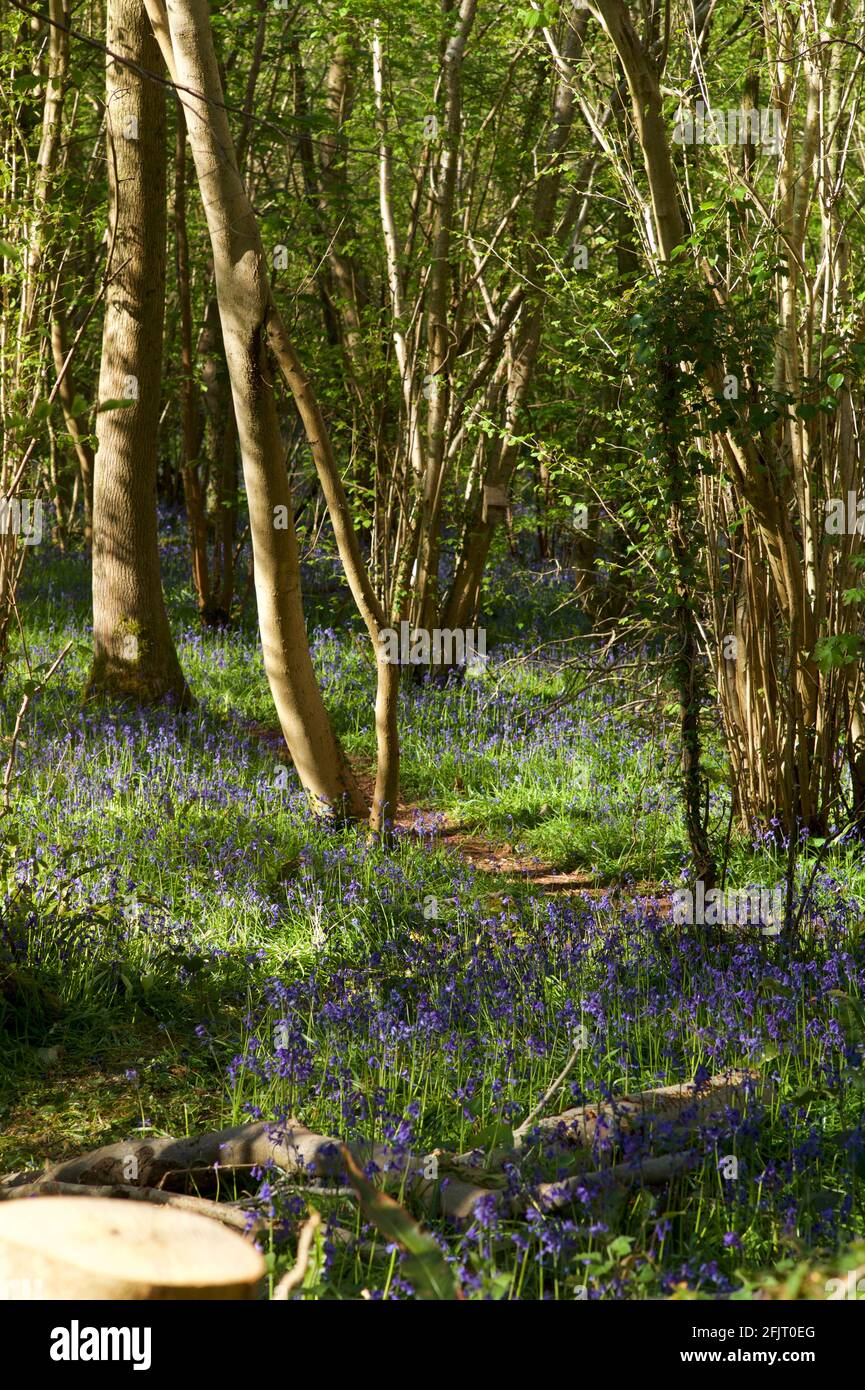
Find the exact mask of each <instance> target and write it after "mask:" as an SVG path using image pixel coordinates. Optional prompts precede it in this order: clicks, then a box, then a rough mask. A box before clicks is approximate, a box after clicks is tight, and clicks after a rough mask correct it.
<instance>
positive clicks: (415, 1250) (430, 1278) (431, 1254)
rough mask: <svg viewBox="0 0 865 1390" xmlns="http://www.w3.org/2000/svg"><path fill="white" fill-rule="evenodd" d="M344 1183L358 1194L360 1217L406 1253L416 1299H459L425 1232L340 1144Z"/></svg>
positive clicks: (438, 1252)
mask: <svg viewBox="0 0 865 1390" xmlns="http://www.w3.org/2000/svg"><path fill="white" fill-rule="evenodd" d="M342 1158H343V1162H344V1163H345V1167H346V1172H347V1173H348V1180H349V1182H350V1183H351V1185H352V1187H353V1188H354V1190H355V1192H356V1193H357V1195H358V1199H359V1201H360V1205H361V1207H362V1209H363V1214H364V1216H365V1217H366V1218H367V1220H368V1221H371V1222H372V1224H373V1226H375V1228H376V1230H377V1231H381V1234H382V1235H383V1236H384V1237H385V1239H386V1240H392V1241H396V1243H397V1245H401V1246H402V1248H403V1250H406V1251H407V1252H408V1259H407V1260H405V1261H404V1262H403V1267H404V1271H405V1274H406V1277H407V1278H408V1279H409V1280H410V1281H411V1283H412V1284H413V1285H414V1287H415V1289H416V1291H417V1295H418V1297H419V1298H429V1299H451V1298H461V1297H462V1294H461V1293H460V1290H459V1288H458V1287H457V1283H456V1280H455V1278H454V1275H453V1271H452V1270H451V1267H450V1265H449V1264H448V1262H447V1260H446V1259H445V1257H444V1255H443V1254H442V1252H441V1250H440V1249H439V1247H438V1243H437V1242H436V1241H435V1240H434V1239H433V1237H432V1236H431V1235H430V1234H429V1232H428V1231H425V1230H424V1229H423V1227H422V1226H419V1225H418V1223H417V1221H415V1220H414V1217H412V1216H410V1215H409V1213H408V1212H407V1211H406V1210H405V1208H404V1207H401V1206H400V1204H399V1202H395V1201H394V1199H393V1198H392V1197H389V1196H388V1195H387V1193H386V1192H382V1191H381V1190H380V1189H379V1188H377V1187H375V1186H374V1184H373V1183H371V1182H370V1181H369V1179H368V1178H366V1177H364V1175H363V1173H362V1172H361V1170H360V1168H358V1166H357V1164H356V1163H355V1161H354V1159H353V1158H352V1156H351V1153H350V1152H349V1150H348V1149H347V1148H346V1146H345V1145H344V1144H343V1145H342Z"/></svg>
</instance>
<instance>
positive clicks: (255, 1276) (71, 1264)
mask: <svg viewBox="0 0 865 1390" xmlns="http://www.w3.org/2000/svg"><path fill="white" fill-rule="evenodd" d="M264 1273H265V1265H264V1260H263V1259H262V1257H261V1255H260V1254H259V1252H258V1251H257V1250H256V1249H255V1248H254V1247H253V1246H252V1245H250V1243H249V1242H248V1241H246V1240H244V1238H243V1237H242V1236H241V1235H238V1234H236V1233H235V1232H233V1231H230V1230H227V1229H225V1228H224V1227H222V1226H220V1225H218V1224H217V1223H215V1222H214V1221H211V1220H208V1219H207V1217H204V1216H199V1215H198V1214H197V1213H192V1212H186V1211H175V1210H173V1209H171V1208H166V1207H153V1206H148V1205H147V1204H145V1203H141V1204H139V1203H133V1202H125V1201H117V1200H114V1199H111V1198H97V1197H93V1198H91V1197H33V1198H30V1199H25V1200H24V1201H20V1202H8V1203H4V1204H3V1206H2V1207H0V1291H3V1292H4V1293H5V1296H6V1297H10V1298H15V1297H27V1298H42V1299H55V1298H75V1299H122V1300H138V1299H140V1300H153V1299H198V1298H201V1299H211V1298H213V1299H251V1298H255V1297H257V1295H258V1292H259V1286H260V1284H261V1281H262V1279H263V1277H264ZM16 1291H18V1292H16Z"/></svg>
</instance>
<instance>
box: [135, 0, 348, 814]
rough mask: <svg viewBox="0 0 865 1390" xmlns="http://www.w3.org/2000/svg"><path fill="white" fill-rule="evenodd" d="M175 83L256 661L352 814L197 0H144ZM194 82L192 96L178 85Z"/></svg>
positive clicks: (304, 765)
mask: <svg viewBox="0 0 865 1390" xmlns="http://www.w3.org/2000/svg"><path fill="white" fill-rule="evenodd" d="M147 7H148V13H149V14H150V16H151V19H152V22H153V25H154V31H155V33H156V34H157V35H158V37H159V39H160V44H161V46H162V50H163V54H164V56H165V58H166V61H167V62H168V64H169V67H170V68H171V69H172V76H173V77H174V79H175V80H176V81H177V82H178V83H179V84H180V86H181V87H182V88H183V89H185V90H184V92H183V94H182V98H181V99H182V101H183V106H184V110H185V114H186V123H187V130H188V132H189V147H190V150H191V152H192V157H193V160H194V162H195V168H196V172H197V175H198V181H199V186H200V189H201V196H202V202H203V204H204V209H205V213H206V216H207V223H208V229H209V232H210V240H211V247H212V250H213V266H214V275H215V280H216V293H217V299H218V301H219V311H220V318H221V321H222V336H223V341H224V344H225V356H226V362H227V364H228V371H229V375H230V379H231V389H232V395H233V398H234V412H235V417H236V420H237V428H238V437H239V440H240V450H241V457H242V459H243V471H244V478H245V481H246V493H247V498H248V502H249V521H250V531H251V534H252V545H253V552H254V557H255V589H256V596H257V600H258V616H259V625H260V629H261V640H262V646H263V648H264V662H265V669H266V671H267V677H268V681H269V683H270V689H271V693H272V695H273V699H274V704H275V705H276V710H277V714H278V716H279V721H280V725H281V726H282V731H283V734H284V735H285V741H286V743H287V745H288V748H289V751H290V753H291V756H292V758H293V760H294V764H295V767H296V768H297V771H298V775H299V776H300V779H301V782H302V783H303V786H304V788H305V789H306V791H307V793H308V795H309V797H310V799H311V801H312V803H313V805H314V807H315V809H316V811H318V812H319V813H321V814H324V815H328V816H344V815H345V816H349V817H353V818H354V817H360V816H363V815H364V814H365V813H366V809H367V808H366V803H365V800H364V798H363V795H362V793H361V791H360V789H359V787H358V785H357V782H356V780H355V778H354V776H353V774H352V771H351V768H350V767H349V765H348V762H347V760H346V758H345V756H344V754H343V752H342V749H341V748H340V746H339V743H338V741H337V739H336V737H335V736H334V733H333V730H332V728H331V726H330V722H329V720H328V717H327V712H326V710H325V707H324V702H323V700H322V698H321V692H320V690H319V688H318V684H317V682H316V678H315V672H314V670H313V666H312V659H311V657H310V652H309V643H308V640H307V634H306V627H305V625H304V616H303V606H302V602H301V591H300V564H299V557H298V549H297V538H296V536H295V532H294V521H293V518H294V512H293V504H292V496H291V488H290V486H289V481H288V475H287V473H286V469H285V462H284V458H283V448H282V440H281V437H280V431H279V422H278V419H277V414H276V402H275V399H274V390H273V380H272V377H271V372H270V364H269V361H268V355H267V329H268V319H269V316H270V313H271V298H270V286H269V284H268V279H267V269H266V264H265V257H264V251H263V248H262V244H261V237H260V235H259V231H258V226H257V223H256V219H255V214H254V212H253V210H252V208H251V206H250V203H249V200H248V198H247V196H246V192H245V190H244V188H243V184H242V182H241V178H240V174H239V171H238V168H237V161H236V157H235V151H234V144H233V141H232V138H231V132H230V130H229V127H228V119H227V116H226V112H225V105H224V99H223V94H222V84H221V82H220V78H219V70H218V67H217V62H216V54H215V52H214V48H213V36H212V33H211V29H210V16H209V11H208V8H207V5H206V4H205V3H204V0H175V2H174V3H172V5H171V8H170V10H168V11H167V12H166V11H165V10H164V9H163V8H162V6H161V5H160V4H158V3H154V0H147ZM198 92H200V93H202V94H203V95H202V97H200V98H199V97H197V96H192V95H190V93H198Z"/></svg>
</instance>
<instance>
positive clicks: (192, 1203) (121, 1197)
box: [0, 1181, 264, 1235]
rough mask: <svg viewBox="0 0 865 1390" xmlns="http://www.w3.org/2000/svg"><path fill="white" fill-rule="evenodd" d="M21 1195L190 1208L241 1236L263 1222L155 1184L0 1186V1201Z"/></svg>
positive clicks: (54, 1183)
mask: <svg viewBox="0 0 865 1390" xmlns="http://www.w3.org/2000/svg"><path fill="white" fill-rule="evenodd" d="M22 1197H102V1198H104V1197H111V1198H116V1199H117V1200H118V1201H130V1202H150V1203H152V1204H153V1205H154V1206H160V1207H174V1209H175V1210H176V1211H192V1212H195V1213H196V1214H197V1215H198V1216H208V1217H210V1218H211V1220H213V1221H219V1222H220V1223H221V1224H222V1225H223V1226H228V1227H230V1228H231V1229H232V1230H234V1231H240V1233H241V1234H242V1235H255V1234H256V1232H257V1231H258V1230H259V1229H260V1227H261V1226H262V1225H263V1224H264V1223H263V1221H262V1219H261V1217H260V1216H257V1215H256V1213H255V1212H245V1211H242V1210H240V1209H239V1208H238V1207H235V1206H228V1205H227V1204H226V1203H225V1202H210V1201H208V1200H207V1198H206V1197H191V1196H188V1195H187V1194H186V1193H184V1192H163V1191H161V1190H160V1189H159V1188H157V1187H128V1186H127V1187H125V1186H123V1184H122V1183H118V1184H117V1185H115V1186H104V1187H94V1186H93V1185H91V1184H85V1183H75V1182H50V1181H49V1182H45V1181H39V1182H28V1183H21V1184H20V1185H19V1186H15V1187H6V1188H4V1187H2V1186H0V1202H8V1201H11V1200H13V1199H15V1198H22Z"/></svg>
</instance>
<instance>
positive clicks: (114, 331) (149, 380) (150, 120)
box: [89, 0, 190, 703]
mask: <svg viewBox="0 0 865 1390" xmlns="http://www.w3.org/2000/svg"><path fill="white" fill-rule="evenodd" d="M107 34H108V49H109V52H110V53H117V54H119V55H120V56H122V57H124V58H127V59H129V60H130V62H132V63H134V64H136V68H131V67H126V66H124V65H121V64H120V63H117V62H115V61H113V59H112V58H110V57H109V59H108V67H107V82H106V124H107V136H108V150H107V155H108V188H109V210H110V218H111V221H112V223H113V225H114V227H115V228H116V242H115V258H116V259H115V264H116V266H117V273H116V274H115V276H114V278H113V279H112V281H111V284H110V286H109V289H108V293H107V296H106V304H105V321H104V326H103V337H102V364H101V370H100V374H99V402H100V407H101V409H100V414H99V416H98V422H97V441H98V447H97V454H96V467H95V478H94V491H93V666H92V670H91V674H90V683H89V690H90V693H92V694H96V693H104V694H105V695H107V696H109V697H113V698H134V699H136V700H138V701H141V702H143V703H149V702H153V701H158V700H161V699H163V698H164V697H166V696H171V697H173V698H174V699H176V700H178V701H180V702H181V703H185V702H187V701H188V700H189V698H190V696H189V690H188V687H187V685H186V681H185V680H184V677H183V672H182V671H181V669H180V663H179V661H178V659H177V653H176V652H175V649H174V643H173V641H172V637H171V630H170V628H169V625H168V617H167V613H166V609H165V601H164V598H163V593H162V583H161V578H160V572H159V546H158V538H157V519H156V476H157V447H156V439H157V429H158V424H159V399H160V387H161V358H162V330H163V319H164V312H165V236H166V207H165V194H166V149H165V141H166V123H165V90H164V88H163V87H162V86H161V85H160V84H159V83H158V82H155V81H151V80H149V79H147V78H146V77H143V76H141V75H139V72H138V71H137V68H143V69H147V70H150V71H153V72H158V71H159V70H160V69H161V66H162V64H161V61H160V56H159V48H158V46H157V44H156V41H155V39H154V37H153V34H152V32H151V30H150V25H149V24H148V21H147V15H146V14H145V12H144V10H143V8H142V6H141V4H140V3H139V0H109V3H108V21H107ZM116 401H124V402H128V403H127V404H124V405H121V406H120V407H116V408H106V406H108V407H111V404H112V403H113V402H116Z"/></svg>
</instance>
